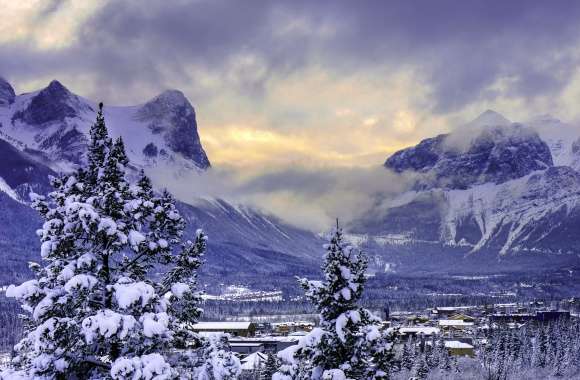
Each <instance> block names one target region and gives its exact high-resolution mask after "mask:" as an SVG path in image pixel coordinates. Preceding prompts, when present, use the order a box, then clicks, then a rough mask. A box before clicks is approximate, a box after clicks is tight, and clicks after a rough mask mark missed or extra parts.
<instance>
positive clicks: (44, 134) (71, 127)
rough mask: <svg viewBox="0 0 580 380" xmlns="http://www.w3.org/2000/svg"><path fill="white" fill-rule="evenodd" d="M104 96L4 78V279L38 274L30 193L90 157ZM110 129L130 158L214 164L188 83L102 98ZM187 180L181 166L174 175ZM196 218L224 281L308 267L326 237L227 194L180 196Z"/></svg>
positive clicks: (138, 163) (211, 265)
mask: <svg viewBox="0 0 580 380" xmlns="http://www.w3.org/2000/svg"><path fill="white" fill-rule="evenodd" d="M96 107H97V106H96V105H95V103H94V102H91V101H89V100H87V99H84V98H82V97H80V96H77V95H75V94H73V93H71V92H70V91H69V90H68V89H66V87H64V86H63V85H62V84H61V83H59V82H57V81H52V82H51V83H50V84H49V85H48V86H47V87H46V88H44V89H42V90H40V91H36V92H33V93H28V94H21V95H15V93H14V90H13V89H12V86H10V84H8V82H6V81H4V80H1V81H0V123H1V124H0V252H1V253H0V257H1V258H2V260H0V284H5V283H9V282H14V281H17V280H18V279H19V278H27V277H30V272H29V271H28V269H27V262H28V261H31V260H39V241H38V238H37V237H36V234H35V231H36V229H37V228H39V227H40V223H41V220H40V218H39V217H38V215H37V214H36V212H35V211H34V210H32V209H31V208H30V206H29V204H28V201H29V193H30V192H31V191H34V192H37V193H47V192H48V191H50V189H51V188H50V184H49V176H55V175H57V174H58V172H62V171H66V170H68V169H70V168H71V167H73V166H75V165H77V164H79V163H81V162H82V161H83V160H84V159H85V152H86V148H87V143H88V141H89V136H88V131H89V128H90V126H91V124H92V123H93V122H94V119H95V115H96V113H95V109H96ZM104 114H105V119H106V124H107V127H108V128H109V131H110V133H111V135H112V136H113V137H114V136H122V137H123V140H124V142H125V146H126V149H127V153H128V155H129V158H130V161H131V165H132V166H134V167H135V168H145V169H151V168H152V167H155V166H156V165H163V166H162V167H163V169H169V170H172V171H173V172H174V174H179V173H181V172H183V171H194V172H196V173H201V171H203V170H205V169H208V168H209V167H210V162H209V159H208V158H207V155H206V154H205V151H204V149H203V147H202V145H201V141H200V138H199V135H198V132H197V123H196V119H195V111H194V109H193V107H192V106H191V104H190V103H189V101H188V100H187V99H186V98H185V96H184V95H183V93H181V92H180V91H176V90H170V91H166V92H163V93H162V94H160V95H159V96H157V97H155V98H153V99H152V100H150V101H149V102H147V103H145V104H143V105H138V106H131V107H111V106H106V107H105V108H104ZM175 178H176V180H179V176H176V177H175ZM178 208H179V209H180V212H181V213H182V215H183V216H184V218H185V219H186V220H187V221H188V224H187V230H186V234H187V236H195V230H196V229H197V228H202V229H203V230H204V231H205V232H206V233H207V235H208V236H209V239H210V244H209V245H208V253H207V256H206V261H207V263H206V265H205V266H204V267H203V273H204V274H205V275H206V276H209V277H213V278H215V279H216V281H220V282H223V281H228V279H230V280H233V281H235V280H241V279H246V280H247V279H248V278H249V279H250V280H251V281H257V282H260V280H262V282H268V276H256V274H257V273H262V274H266V273H267V274H270V275H272V274H276V273H284V272H286V273H287V275H295V274H300V273H309V272H310V271H312V270H313V269H314V270H315V269H316V268H317V265H315V264H316V258H313V257H312V252H317V251H319V249H320V245H321V242H320V240H319V238H318V237H317V236H316V235H315V234H313V233H311V232H308V231H305V230H301V229H298V228H294V227H291V226H289V225H287V224H285V223H283V222H282V221H280V220H279V219H278V218H276V217H274V216H271V215H266V214H264V213H262V212H259V211H257V210H254V209H252V208H250V207H246V206H243V205H234V204H232V203H229V202H227V201H225V200H221V199H199V200H197V201H196V202H193V203H192V204H186V203H183V202H178Z"/></svg>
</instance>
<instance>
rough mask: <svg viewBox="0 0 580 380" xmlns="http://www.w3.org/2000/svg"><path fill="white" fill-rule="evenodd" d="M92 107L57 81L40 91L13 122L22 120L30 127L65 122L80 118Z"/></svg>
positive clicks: (17, 114)
mask: <svg viewBox="0 0 580 380" xmlns="http://www.w3.org/2000/svg"><path fill="white" fill-rule="evenodd" d="M87 110H91V107H90V106H89V105H88V104H86V103H85V102H83V101H82V100H81V99H80V98H79V97H77V96H76V95H74V94H73V93H71V92H70V91H69V90H68V89H67V88H66V87H65V86H63V85H62V83H60V82H59V81H57V80H53V81H51V82H50V83H49V85H48V86H47V87H45V88H44V89H42V90H40V91H39V92H38V93H37V94H36V95H35V96H34V97H33V98H32V99H31V101H30V103H29V104H28V106H27V107H26V108H25V109H22V110H20V111H18V112H17V113H15V114H14V117H13V118H12V120H13V121H15V120H20V121H22V122H24V123H26V124H30V125H37V126H38V125H44V124H47V123H53V122H63V121H64V120H65V118H73V117H78V116H79V115H80V114H81V113H82V112H84V111H87Z"/></svg>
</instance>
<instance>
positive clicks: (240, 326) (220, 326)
mask: <svg viewBox="0 0 580 380" xmlns="http://www.w3.org/2000/svg"><path fill="white" fill-rule="evenodd" d="M251 325H252V322H198V323H196V324H195V325H193V326H192V328H193V329H194V330H201V331H203V330H214V331H215V330H219V331H226V330H248V329H249V328H250V326H251Z"/></svg>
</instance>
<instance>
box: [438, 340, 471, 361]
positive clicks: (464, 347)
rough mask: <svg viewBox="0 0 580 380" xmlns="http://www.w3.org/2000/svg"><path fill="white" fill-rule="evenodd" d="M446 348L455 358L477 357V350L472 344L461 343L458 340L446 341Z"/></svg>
mask: <svg viewBox="0 0 580 380" xmlns="http://www.w3.org/2000/svg"><path fill="white" fill-rule="evenodd" d="M445 348H446V349H447V350H448V351H449V354H450V355H453V356H469V357H470V358H472V357H474V356H475V350H474V348H473V346H472V345H471V344H468V343H464V342H460V341H458V340H447V341H445Z"/></svg>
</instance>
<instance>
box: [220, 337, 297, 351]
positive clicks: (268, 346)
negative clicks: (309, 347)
mask: <svg viewBox="0 0 580 380" xmlns="http://www.w3.org/2000/svg"><path fill="white" fill-rule="evenodd" d="M298 339H299V337H288V336H269V337H258V338H243V337H239V338H232V339H230V340H229V341H230V345H232V344H236V345H237V347H244V345H248V347H250V345H251V344H256V343H257V344H260V345H261V348H262V349H261V352H271V353H277V352H280V351H282V350H283V349H285V348H288V347H290V346H293V345H295V344H298ZM252 347H254V346H252ZM232 351H233V350H232Z"/></svg>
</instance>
